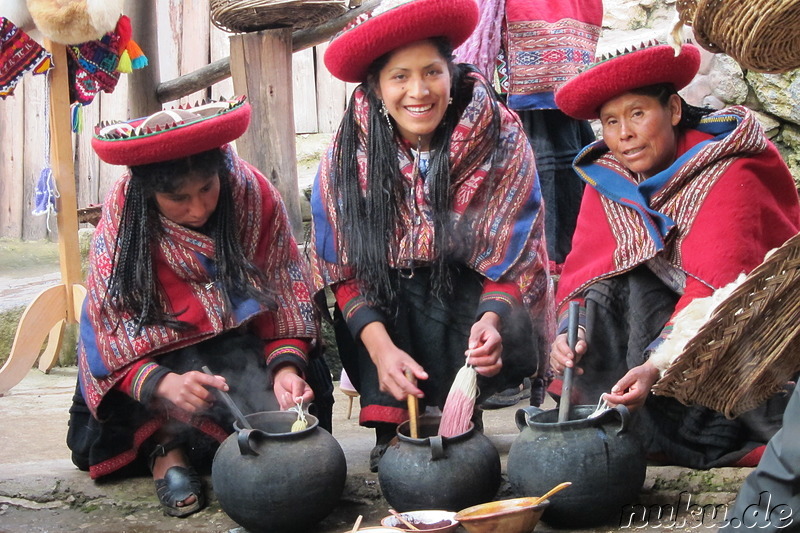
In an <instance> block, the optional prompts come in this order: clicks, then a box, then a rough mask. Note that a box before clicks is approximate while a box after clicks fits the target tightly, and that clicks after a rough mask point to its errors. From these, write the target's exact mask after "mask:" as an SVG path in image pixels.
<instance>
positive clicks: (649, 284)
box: [551, 44, 800, 468]
mask: <svg viewBox="0 0 800 533" xmlns="http://www.w3.org/2000/svg"><path fill="white" fill-rule="evenodd" d="M699 66H700V52H699V50H698V49H697V48H696V47H695V46H693V45H690V44H684V45H683V46H682V47H681V49H680V53H679V54H676V52H675V50H674V49H673V47H672V46H669V45H654V44H651V45H648V46H645V47H642V48H639V49H634V51H632V52H626V53H625V54H622V55H619V56H617V57H614V58H611V59H606V60H604V61H601V62H598V63H596V64H594V65H592V66H591V67H590V68H588V69H586V70H584V71H583V72H581V73H580V74H578V75H577V76H576V77H575V78H573V79H572V80H570V81H568V82H567V83H566V84H565V85H564V86H562V87H561V88H560V89H559V90H558V91H557V92H556V103H557V104H558V106H559V107H560V108H561V109H562V110H563V111H564V112H565V113H567V114H568V115H570V116H572V117H574V118H576V119H583V120H591V119H599V120H600V124H601V126H602V136H603V140H600V141H597V142H595V143H593V144H590V145H589V146H587V147H586V148H584V149H583V151H582V152H581V153H579V154H578V156H577V157H576V158H575V161H574V164H573V166H574V168H575V169H576V171H577V172H578V174H579V175H580V176H581V177H582V179H584V181H586V183H587V188H586V192H585V193H584V197H583V202H582V204H581V210H580V214H579V216H578V224H577V228H576V231H575V235H574V237H573V241H572V251H571V252H570V254H569V255H568V256H567V259H566V262H565V264H564V270H563V272H562V275H561V278H560V280H559V285H558V294H557V297H556V300H557V301H558V302H559V309H560V310H561V312H562V313H564V312H566V310H567V309H568V305H569V302H570V301H572V300H578V301H580V302H581V303H582V305H583V309H584V313H583V314H582V316H581V325H582V326H584V328H585V329H584V328H582V329H580V333H579V338H580V340H579V341H578V342H577V345H576V349H575V350H574V352H573V351H572V350H570V348H569V346H568V345H567V340H566V335H565V334H564V333H563V332H564V330H565V329H566V324H564V323H563V322H562V323H561V324H562V326H561V328H560V329H559V333H560V334H559V335H558V337H557V338H556V341H555V342H554V344H553V347H552V351H551V362H552V367H553V370H554V371H555V372H557V373H562V372H563V370H564V368H565V367H574V368H575V374H576V378H575V380H576V381H575V387H574V392H576V394H577V395H578V397H577V398H576V399H573V402H578V403H584V404H595V403H597V402H598V400H599V398H600V397H601V395H603V394H604V393H605V394H604V398H605V399H606V400H607V401H608V402H609V403H612V404H623V405H626V406H628V407H630V408H634V409H635V408H640V407H642V408H641V409H639V413H638V414H639V416H637V419H638V421H639V423H640V427H639V429H640V434H641V435H642V437H643V438H644V441H645V444H646V447H647V450H648V452H649V453H650V456H651V457H652V458H658V459H661V460H663V461H666V462H668V463H671V464H679V465H684V466H688V467H692V468H711V467H714V466H725V465H731V464H739V465H742V466H745V465H749V466H752V465H753V464H754V463H757V462H758V459H759V457H760V454H761V453H762V452H763V449H764V446H763V445H764V444H765V443H766V442H767V440H768V439H769V438H770V436H771V435H772V434H774V433H775V431H776V430H777V429H778V428H779V427H780V421H781V414H782V412H783V409H784V408H785V404H786V398H785V396H782V397H776V398H773V399H771V400H770V401H768V402H766V403H765V404H764V405H762V406H761V407H759V408H757V409H755V410H753V411H750V412H748V413H745V414H744V415H742V416H741V417H739V418H737V419H735V420H729V419H726V418H725V417H724V416H723V415H722V413H719V412H715V411H712V410H710V409H706V408H703V407H700V406H694V407H687V406H684V405H682V404H680V403H678V401H677V400H675V399H674V398H669V397H666V396H654V395H653V394H651V393H650V390H651V387H652V386H653V385H654V384H655V382H656V381H657V380H658V378H659V376H660V372H663V371H665V370H666V368H667V367H668V365H669V360H671V356H676V355H678V354H667V357H666V358H665V359H662V357H661V353H662V352H660V351H659V350H658V347H659V346H660V345H661V344H662V343H663V341H664V340H665V339H666V338H667V337H668V336H669V335H670V333H671V332H672V331H673V324H674V322H675V320H676V315H678V313H679V311H681V310H682V309H684V308H686V306H687V304H689V303H690V302H692V301H693V300H695V299H697V298H703V297H707V296H710V295H711V294H712V293H713V292H714V291H715V290H716V289H719V288H721V287H723V286H725V285H728V284H729V283H731V282H733V281H734V280H736V278H737V277H738V276H739V275H740V274H743V273H745V274H746V273H748V272H750V271H751V270H752V269H753V268H754V267H756V266H757V265H758V264H759V263H761V261H762V260H763V259H764V256H765V254H766V253H767V252H768V251H769V250H771V249H773V248H776V247H778V246H780V245H781V244H783V243H784V242H785V241H786V240H787V239H788V238H789V237H791V236H793V235H795V234H796V233H797V231H798V230H799V229H800V208H799V207H798V195H797V190H796V187H795V184H794V181H793V180H792V176H791V174H790V173H789V169H788V168H787V167H786V164H785V163H784V162H783V160H782V159H781V157H780V154H779V153H778V151H777V149H776V148H775V146H774V145H773V144H772V143H770V141H769V140H768V139H767V138H766V136H765V135H764V130H763V129H762V127H761V126H760V125H759V123H758V121H757V120H756V118H755V116H754V115H753V113H751V112H750V111H749V110H748V109H746V108H744V107H740V106H733V107H730V108H726V109H723V110H720V111H716V112H714V111H713V110H710V109H700V108H696V107H693V106H690V105H688V104H687V103H686V102H685V101H684V100H683V99H682V98H681V97H680V96H679V95H678V93H677V91H678V90H680V89H682V88H683V87H685V86H686V85H687V84H688V83H689V82H690V81H691V80H692V78H693V77H694V76H695V74H696V73H697V71H698V68H699ZM678 316H680V315H678ZM676 329H677V328H676ZM670 344H671V343H667V344H665V345H664V346H665V348H666V347H667V346H669V345H670ZM653 354H655V355H653ZM651 355H653V357H651ZM662 360H663V361H664V362H663V363H662Z"/></svg>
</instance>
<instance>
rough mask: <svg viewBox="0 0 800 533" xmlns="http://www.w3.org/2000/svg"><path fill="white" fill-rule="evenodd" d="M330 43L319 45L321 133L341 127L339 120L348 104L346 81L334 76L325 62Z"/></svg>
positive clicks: (318, 117) (318, 114)
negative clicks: (324, 58) (326, 50)
mask: <svg viewBox="0 0 800 533" xmlns="http://www.w3.org/2000/svg"><path fill="white" fill-rule="evenodd" d="M327 47H328V43H324V44H320V45H317V46H316V47H315V48H314V50H315V54H316V64H317V76H316V90H317V126H318V131H319V132H320V133H333V132H335V131H336V130H337V129H339V122H341V120H342V114H343V113H344V109H345V107H346V106H347V89H346V87H345V83H344V82H343V81H342V80H340V79H338V78H336V77H334V76H333V75H332V74H331V73H330V72H329V71H328V69H327V68H325V63H324V62H323V57H324V55H325V49H326V48H327Z"/></svg>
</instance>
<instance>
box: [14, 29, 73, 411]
mask: <svg viewBox="0 0 800 533" xmlns="http://www.w3.org/2000/svg"><path fill="white" fill-rule="evenodd" d="M45 46H46V48H47V49H48V50H49V51H50V53H51V54H52V55H53V70H52V71H51V73H50V76H51V79H50V139H51V140H50V148H51V165H52V169H53V177H54V179H55V182H56V187H57V188H58V192H59V194H60V197H59V199H58V204H57V206H58V212H57V214H56V222H57V224H58V257H59V264H60V266H61V283H60V284H58V285H55V286H53V287H50V288H48V289H45V290H43V291H42V292H41V293H39V295H38V296H36V298H34V300H33V301H32V302H31V303H30V304H29V305H28V307H27V308H26V309H25V312H24V313H23V314H22V318H21V319H20V321H19V325H18V326H17V333H16V335H15V336H14V344H13V345H12V346H11V353H10V354H9V356H8V359H7V360H6V363H5V364H4V365H3V367H2V368H0V396H2V395H3V394H4V393H5V392H6V391H8V390H9V389H11V388H12V387H13V386H14V385H16V384H17V383H19V382H20V381H22V378H24V377H25V375H26V374H27V373H28V371H29V370H30V369H31V367H32V366H33V363H34V362H35V361H36V359H37V358H39V350H40V349H41V346H42V343H43V342H44V340H45V338H46V337H48V336H49V339H48V345H47V347H46V349H45V351H44V354H43V355H42V357H41V359H40V361H39V369H40V370H42V371H44V372H47V371H49V370H50V369H51V368H52V367H53V366H54V365H55V363H56V361H57V360H58V354H59V353H60V351H61V341H62V334H63V331H64V328H63V325H64V323H65V322H70V323H75V322H77V321H78V319H79V317H80V306H81V304H82V302H83V297H84V296H85V289H84V288H83V285H81V281H82V279H81V257H80V250H79V248H78V206H77V201H76V195H75V173H74V171H73V168H74V161H73V157H72V140H71V135H72V128H71V126H70V117H69V104H70V102H69V78H68V74H67V52H66V48H65V46H64V45H62V44H57V43H53V42H51V41H49V40H47V41H45Z"/></svg>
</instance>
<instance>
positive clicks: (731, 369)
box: [653, 234, 800, 418]
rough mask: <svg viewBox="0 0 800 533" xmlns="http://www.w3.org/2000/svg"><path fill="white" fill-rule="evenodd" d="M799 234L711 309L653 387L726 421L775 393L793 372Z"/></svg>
mask: <svg viewBox="0 0 800 533" xmlns="http://www.w3.org/2000/svg"><path fill="white" fill-rule="evenodd" d="M799 281H800V234H798V235H796V236H794V237H792V238H791V239H789V240H788V241H786V243H784V244H783V246H781V247H780V248H778V249H777V250H775V251H774V252H773V253H772V254H771V255H770V256H769V257H768V258H767V259H766V260H765V261H764V262H763V263H762V264H761V265H759V266H758V267H756V268H755V269H754V270H753V271H752V272H751V273H750V274H749V275H748V276H747V277H746V278H745V280H744V282H742V284H741V285H739V286H738V287H737V288H736V289H735V290H734V291H733V292H732V293H731V294H730V296H728V297H727V298H726V299H725V300H723V301H722V302H721V303H720V304H719V306H718V307H717V308H716V309H715V310H714V313H713V315H712V316H711V318H710V319H709V320H708V322H706V323H705V324H704V325H703V326H702V327H701V328H700V330H699V331H698V332H697V334H696V335H695V336H694V337H693V338H692V339H691V340H690V341H689V342H688V343H687V344H686V347H685V348H684V350H683V353H682V354H681V355H680V357H679V358H678V359H677V360H675V362H673V364H672V365H671V366H670V367H669V368H668V369H667V372H666V373H665V374H664V376H663V377H662V378H661V379H660V380H659V381H658V382H657V383H656V385H655V386H654V387H653V391H654V392H655V393H656V394H661V395H665V396H672V397H674V398H677V399H678V400H679V401H681V402H682V403H684V404H687V405H692V404H698V405H702V406H705V407H709V408H711V409H714V410H716V411H720V412H722V413H723V414H724V415H725V416H727V417H729V418H734V417H736V416H738V415H739V414H741V413H743V412H745V411H748V410H750V409H752V408H754V407H756V406H758V405H759V404H761V403H762V402H763V401H764V400H766V399H767V398H769V397H770V396H772V395H773V394H775V393H776V392H778V391H780V390H781V389H782V388H783V386H784V385H785V384H786V382H787V381H788V380H789V379H791V378H792V376H793V375H794V374H795V373H796V372H798V371H799V370H800V319H798V311H800V283H799Z"/></svg>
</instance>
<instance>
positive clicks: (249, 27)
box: [210, 0, 348, 33]
mask: <svg viewBox="0 0 800 533" xmlns="http://www.w3.org/2000/svg"><path fill="white" fill-rule="evenodd" d="M210 6H211V22H213V23H214V25H215V26H217V27H218V28H220V29H222V30H224V31H227V32H231V33H246V32H254V31H260V30H266V29H269V28H277V27H280V26H293V27H294V29H295V30H302V29H305V28H310V27H312V26H317V25H319V24H322V23H323V22H327V21H328V20H330V19H332V18H335V17H338V16H339V15H343V14H344V13H346V12H347V10H348V2H347V1H346V0H211V4H210Z"/></svg>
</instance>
